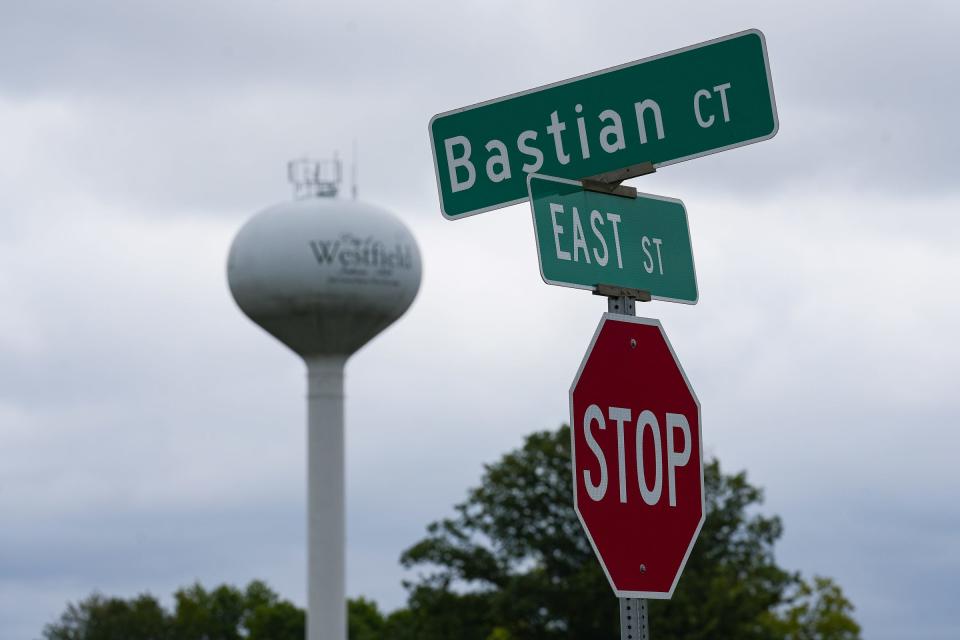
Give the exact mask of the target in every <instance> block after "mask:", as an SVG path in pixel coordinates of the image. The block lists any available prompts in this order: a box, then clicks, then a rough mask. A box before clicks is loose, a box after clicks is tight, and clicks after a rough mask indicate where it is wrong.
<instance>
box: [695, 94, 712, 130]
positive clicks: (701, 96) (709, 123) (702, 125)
mask: <svg viewBox="0 0 960 640" xmlns="http://www.w3.org/2000/svg"><path fill="white" fill-rule="evenodd" d="M704 98H706V99H707V100H709V99H710V92H709V91H707V90H706V89H700V90H699V91H697V92H696V93H695V94H693V115H694V116H696V118H697V124H698V125H700V128H701V129H706V128H707V127H710V126H713V121H714V120H715V118H714V117H713V116H712V115H711V116H710V117H709V118H707V119H706V120H704V118H703V114H702V113H701V112H700V100H702V99H704Z"/></svg>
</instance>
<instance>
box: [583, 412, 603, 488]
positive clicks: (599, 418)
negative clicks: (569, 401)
mask: <svg viewBox="0 0 960 640" xmlns="http://www.w3.org/2000/svg"><path fill="white" fill-rule="evenodd" d="M594 422H596V423H598V424H599V425H600V428H601V429H606V428H607V424H606V423H605V422H604V420H603V412H602V411H600V407H598V406H597V405H595V404H592V405H590V406H589V407H587V410H586V412H585V413H584V414H583V435H584V436H585V437H586V439H587V446H588V447H590V451H592V452H593V455H594V456H596V457H597V463H599V465H600V482H599V483H598V484H593V480H592V478H591V475H590V470H589V469H584V470H583V482H584V484H585V485H586V488H587V495H588V496H590V499H591V500H593V501H594V502H597V501H599V500H602V499H603V496H604V494H606V493H607V459H606V458H604V457H603V450H602V449H601V448H600V445H599V444H598V443H597V439H596V438H594V437H593V432H591V431H590V425H592V424H593V423H594Z"/></svg>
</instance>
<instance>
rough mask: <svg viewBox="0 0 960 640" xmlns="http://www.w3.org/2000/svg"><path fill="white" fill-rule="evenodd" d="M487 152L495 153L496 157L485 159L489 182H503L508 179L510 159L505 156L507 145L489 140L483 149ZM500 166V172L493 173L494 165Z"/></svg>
mask: <svg viewBox="0 0 960 640" xmlns="http://www.w3.org/2000/svg"><path fill="white" fill-rule="evenodd" d="M485 148H486V150H487V151H494V150H496V151H497V155H492V156H490V157H489V158H487V177H488V178H490V182H503V181H504V180H509V179H510V158H509V157H508V156H507V145H505V144H503V143H502V142H500V141H499V140H491V141H490V142H488V143H487V146H486V147H485ZM497 164H499V165H500V171H497V172H494V170H493V167H494V165H497Z"/></svg>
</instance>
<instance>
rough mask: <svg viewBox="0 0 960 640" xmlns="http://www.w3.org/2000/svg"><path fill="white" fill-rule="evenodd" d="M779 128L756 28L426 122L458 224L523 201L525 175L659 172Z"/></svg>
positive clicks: (448, 207)
mask: <svg viewBox="0 0 960 640" xmlns="http://www.w3.org/2000/svg"><path fill="white" fill-rule="evenodd" d="M777 126H778V124H777V109H776V104H775V101H774V97H773V83H772V81H771V79H770V65H769V63H768V62H767V49H766V44H765V41H764V37H763V34H762V33H761V32H760V31H757V30H751V31H742V32H740V33H735V34H733V35H729V36H725V37H722V38H717V39H716V40H710V41H709V42H703V43H701V44H697V45H693V46H691V47H686V48H683V49H677V50H676V51H670V52H668V53H663V54H660V55H657V56H653V57H651V58H645V59H643V60H638V61H636V62H630V63H627V64H625V65H620V66H618V67H612V68H609V69H604V70H602V71H597V72H595V73H590V74H587V75H584V76H579V77H576V78H572V79H570V80H564V81H562V82H558V83H555V84H551V85H547V86H544V87H539V88H536V89H531V90H529V91H523V92H520V93H515V94H512V95H509V96H505V97H502V98H497V99H495V100H490V101H488V102H482V103H480V104H475V105H472V106H469V107H464V108H462V109H455V110H453V111H447V112H446V113H441V114H438V115H436V116H434V117H433V118H432V119H431V120H430V126H429V129H430V144H431V148H432V150H433V161H434V169H435V170H436V177H437V188H438V190H439V193H440V208H441V210H442V212H443V215H444V216H445V217H447V218H449V219H459V218H464V217H466V216H470V215H474V214H477V213H482V212H484V211H490V210H491V209H496V208H499V207H504V206H507V205H510V204H516V203H518V202H522V201H523V200H525V199H526V197H527V189H526V186H527V185H526V174H528V173H541V174H547V175H552V176H560V177H563V178H570V179H574V180H577V179H580V178H586V177H589V176H593V175H597V174H600V173H605V172H607V171H612V170H615V169H620V168H622V167H626V166H630V165H635V164H642V163H644V162H651V163H653V165H654V166H655V167H662V166H665V165H669V164H673V163H675V162H680V161H681V160H689V159H691V158H697V157H699V156H703V155H707V154H710V153H715V152H717V151H723V150H724V149H732V148H734V147H739V146H743V145H745V144H750V143H752V142H759V141H761V140H766V139H768V138H772V137H773V136H774V135H775V134H776V133H777Z"/></svg>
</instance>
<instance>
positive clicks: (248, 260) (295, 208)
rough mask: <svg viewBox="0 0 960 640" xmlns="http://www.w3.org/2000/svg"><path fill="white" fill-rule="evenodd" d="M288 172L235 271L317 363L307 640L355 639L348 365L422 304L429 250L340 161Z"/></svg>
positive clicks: (262, 320) (246, 292)
mask: <svg viewBox="0 0 960 640" xmlns="http://www.w3.org/2000/svg"><path fill="white" fill-rule="evenodd" d="M288 172H289V177H290V180H291V182H292V183H293V184H294V188H295V196H296V197H295V199H294V200H293V201H291V202H285V203H283V204H278V205H275V206H273V207H269V208H267V209H265V210H263V211H261V212H260V213H257V214H256V215H254V216H253V217H252V218H251V219H250V220H248V221H247V223H246V224H244V226H243V227H242V228H241V229H240V231H239V232H238V233H237V236H236V237H235V238H234V240H233V244H232V246H231V247H230V255H229V257H228V259H227V280H228V281H229V283H230V291H231V293H232V294H233V298H234V300H236V302H237V305H239V307H240V309H242V310H243V312H244V313H245V314H247V315H248V316H249V317H250V319H251V320H253V321H254V322H256V323H257V324H259V325H260V326H261V327H263V328H264V329H265V330H266V331H268V332H270V333H271V334H272V335H273V336H274V337H275V338H277V339H278V340H280V341H281V342H282V343H284V344H285V345H287V346H288V347H290V348H291V349H293V351H295V352H296V353H297V354H299V355H300V356H301V357H302V358H303V360H304V362H305V363H306V365H307V385H308V393H307V512H308V519H307V544H308V549H307V556H308V567H307V640H346V637H347V624H346V618H347V611H346V586H345V583H346V562H345V559H344V552H345V518H344V515H345V514H344V512H345V508H344V501H345V495H344V436H343V369H344V365H345V364H346V361H347V358H349V357H350V355H351V354H353V353H354V352H355V351H357V349H359V348H360V347H362V346H363V345H364V344H366V343H367V342H368V341H369V340H371V339H372V338H373V337H374V336H375V335H377V334H378V333H380V332H381V331H383V330H384V329H385V328H386V327H387V326H389V325H390V324H391V323H393V321H394V320H396V319H397V318H399V317H400V316H401V315H403V313H404V311H406V310H407V308H408V307H409V306H410V303H412V302H413V299H414V297H416V295H417V290H418V289H419V287H420V252H419V250H418V248H417V243H416V241H415V240H414V238H413V235H412V234H411V233H410V231H409V230H408V229H407V228H406V226H404V225H403V223H402V222H400V220H398V219H397V218H396V217H395V216H394V215H392V214H390V213H389V212H387V211H385V210H383V209H380V208H378V207H374V206H371V205H368V204H363V203H361V202H358V201H357V200H355V199H354V200H344V199H340V198H337V191H338V187H339V184H340V179H341V165H340V162H339V161H338V160H336V159H334V160H332V161H310V160H298V161H294V162H291V163H290V164H289V166H288ZM398 366H399V363H398Z"/></svg>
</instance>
